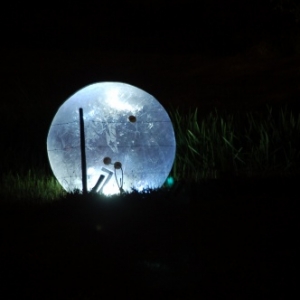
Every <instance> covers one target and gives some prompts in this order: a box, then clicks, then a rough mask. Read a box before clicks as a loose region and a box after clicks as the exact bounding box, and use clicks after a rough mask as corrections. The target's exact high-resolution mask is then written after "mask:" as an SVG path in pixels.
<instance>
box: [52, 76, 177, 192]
mask: <svg viewBox="0 0 300 300" xmlns="http://www.w3.org/2000/svg"><path fill="white" fill-rule="evenodd" d="M80 108H82V110H83V119H84V131H85V152H86V173H87V189H88V191H91V190H93V191H94V190H95V187H97V188H96V191H97V192H99V193H103V194H105V195H111V194H116V193H119V192H120V191H126V192H131V191H132V190H133V189H134V190H137V191H143V190H145V189H155V188H159V187H161V186H162V185H163V184H164V182H165V180H166V178H167V177H168V175H169V173H170V171H171V168H172V166H173V162H174V158H175V152H176V141H175V134H174V129H173V126H172V123H171V120H170V118H169V116H168V113H167V112H166V110H165V109H164V108H163V106H162V105H161V104H160V103H159V102H158V101H157V100H156V99H155V98H154V97H153V96H151V95H150V94H148V93H147V92H145V91H143V90H141V89H139V88H137V87H134V86H132V85H129V84H125V83H120V82H100V83H94V84H91V85H88V86H86V87H84V88H82V89H81V90H79V91H77V92H76V93H75V94H73V95H72V96H71V97H70V98H69V99H67V100H66V101H65V102H64V103H63V104H62V105H61V107H60V108H59V109H58V111H57V113H56V115H55V116H54V119H53V121H52V123H51V126H50V129H49V133H48V137H47V151H48V157H49V161H50V165H51V168H52V171H53V173H54V175H55V176H56V178H57V180H58V181H59V183H60V184H61V185H62V186H63V187H64V189H65V190H66V191H68V192H72V191H75V190H79V191H82V168H81V147H80V145H81V144H80V121H79V109H80ZM101 175H102V179H103V180H102V181H101V184H100V185H99V186H98V185H96V184H97V182H98V179H99V178H100V176H101Z"/></svg>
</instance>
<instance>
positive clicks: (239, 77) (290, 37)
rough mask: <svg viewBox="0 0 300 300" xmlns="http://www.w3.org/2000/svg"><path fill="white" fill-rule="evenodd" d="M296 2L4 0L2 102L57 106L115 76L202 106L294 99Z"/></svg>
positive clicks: (298, 43) (168, 98)
mask: <svg viewBox="0 0 300 300" xmlns="http://www.w3.org/2000/svg"><path fill="white" fill-rule="evenodd" d="M299 10H300V8H299V5H298V4H297V2H296V1H284V0H273V1H272V0H254V1H234V0H228V1H220V0H206V1H201V2H199V1H193V0H188V1H183V0H182V1H181V0H177V1H158V0H157V1H156V0H154V1H143V3H142V4H139V1H134V0H132V1H82V2H79V1H78V2H74V1H61V2H60V3H55V2H48V1H46V2H40V3H38V4H36V3H31V2H23V1H14V2H12V3H7V5H6V7H5V8H3V9H2V12H1V45H2V46H1V49H2V55H1V74H2V80H1V82H2V85H3V88H2V93H4V95H3V96H2V101H4V102H6V101H5V100H4V99H5V98H6V99H7V98H9V99H10V100H9V102H10V103H12V102H11V101H13V102H14V101H17V102H27V104H28V102H31V103H33V102H34V103H37V102H40V103H43V107H45V106H44V105H48V106H49V108H51V109H54V111H55V110H56V109H57V106H58V105H60V104H61V103H62V102H63V101H64V100H65V99H66V98H67V97H68V96H70V95H71V94H72V93H74V92H75V91H77V90H78V89H80V88H82V87H83V86H85V85H87V84H89V83H93V82H97V81H108V80H111V81H123V82H127V83H129V84H133V85H136V86H138V87H140V88H142V89H145V90H146V91H147V92H149V93H150V94H152V95H154V96H155V97H156V98H157V99H158V100H159V101H160V102H162V103H163V104H164V105H168V104H169V103H171V104H173V105H174V106H177V105H181V106H184V107H186V104H187V103H188V104H190V106H191V107H195V106H198V107H200V110H201V108H202V107H203V108H206V107H207V108H209V109H211V108H212V107H213V106H218V105H219V106H222V107H227V108H229V107H231V106H233V107H237V106H242V107H244V106H245V103H247V105H252V104H253V105H258V104H260V103H262V102H263V103H265V102H272V101H273V102H278V101H282V102H285V101H288V102H291V101H292V102H295V98H298V95H299V85H298V79H299V71H298V65H299V55H298V54H299V52H300V50H299V48H300V37H299V18H300V13H299ZM25 99H26V100H25ZM182 103H184V105H182Z"/></svg>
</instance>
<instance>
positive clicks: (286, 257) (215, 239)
mask: <svg viewBox="0 0 300 300" xmlns="http://www.w3.org/2000/svg"><path fill="white" fill-rule="evenodd" d="M296 187H297V184H295V182H293V181H290V180H283V179H282V178H277V179H274V178H273V179H272V180H267V179H265V180H261V179H260V180H255V179H252V181H249V179H248V180H242V179H240V180H233V181H231V180H230V179H228V180H225V179H222V180H205V181H201V182H200V183H189V184H187V183H183V184H182V185H178V186H175V187H173V188H171V189H161V190H156V191H145V192H144V193H137V192H133V193H132V194H123V195H119V196H113V197H104V196H99V195H88V196H85V197H84V196H82V195H81V194H67V195H66V196H65V197H63V198H61V199H60V200H59V201H55V202H44V203H43V204H40V205H37V204H36V203H33V202H32V201H30V200H27V201H26V199H23V203H25V202H27V205H20V204H16V203H15V204H9V203H8V202H6V204H4V203H2V204H1V207H0V208H1V218H0V219H1V240H2V246H1V248H0V249H1V250H0V251H1V252H0V253H1V255H0V257H1V278H2V286H3V288H5V290H6V291H7V292H9V295H10V298H12V299H14V298H16V297H17V296H20V295H21V296H25V295H27V296H28V297H30V298H31V299H35V298H36V299H41V298H43V299H96V298H97V299H98V298H99V297H104V298H106V296H107V295H108V296H116V295H123V296H124V297H132V296H139V297H143V298H152V297H158V298H166V297H167V298H169V297H177V298H184V299H187V298H188V299H193V297H194V296H197V297H200V296H209V297H210V298H211V297H215V296H220V295H227V296H239V297H245V296H250V297H251V296H255V295H257V294H260V295H263V296H268V295H274V296H277V298H280V297H284V296H287V295H288V293H292V291H294V289H295V288H296V280H295V279H294V277H293V276H294V275H295V272H296V269H295V266H294V262H293V260H294V259H296V247H297V246H296V245H297V243H296V238H295V237H296V236H297V235H296V233H297V229H296V228H297V213H296V202H297V201H296V200H297V196H296V195H297V194H296V192H297V190H296ZM3 293H4V292H3ZM104 295H105V296H104Z"/></svg>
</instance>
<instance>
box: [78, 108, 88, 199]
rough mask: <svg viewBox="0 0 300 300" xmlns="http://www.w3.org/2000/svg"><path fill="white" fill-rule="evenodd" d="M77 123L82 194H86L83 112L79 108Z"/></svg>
mask: <svg viewBox="0 0 300 300" xmlns="http://www.w3.org/2000/svg"><path fill="white" fill-rule="evenodd" d="M79 123H80V150H81V173H82V194H83V195H86V194H87V179H86V178H87V176H86V155H85V135H84V121H83V110H82V108H79Z"/></svg>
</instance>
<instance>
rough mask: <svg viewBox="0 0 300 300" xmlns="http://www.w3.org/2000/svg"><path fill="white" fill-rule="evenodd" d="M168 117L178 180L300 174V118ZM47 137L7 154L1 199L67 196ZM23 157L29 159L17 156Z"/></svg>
mask: <svg viewBox="0 0 300 300" xmlns="http://www.w3.org/2000/svg"><path fill="white" fill-rule="evenodd" d="M169 114H170V117H171V120H172V122H173V125H174V129H175V135H176V142H177V152H176V158H175V163H174V166H173V168H172V170H171V173H170V176H171V177H173V178H174V179H175V181H181V180H184V181H193V182H198V181H200V180H202V179H209V178H223V177H228V176H231V177H271V176H284V177H287V176H294V175H296V176H297V175H299V170H300V139H299V137H300V114H299V113H298V114H296V113H293V112H292V111H290V110H288V109H287V108H281V109H277V110H276V111H275V110H274V109H273V108H272V107H266V109H265V111H260V112H255V111H252V112H248V113H226V112H224V113H220V112H218V111H217V110H214V111H212V112H211V113H209V114H208V115H205V116H201V117H200V116H199V114H198V110H197V109H196V110H195V111H190V112H188V113H186V114H183V113H181V112H180V111H179V110H178V109H177V110H176V109H172V110H171V111H170V112H169ZM43 138H44V139H46V133H45V136H44V135H43V134H41V133H39V134H38V138H37V140H34V143H33V141H28V142H26V140H24V141H23V143H22V144H21V145H22V146H19V147H16V148H15V150H14V148H13V144H11V145H10V147H9V148H8V149H9V151H7V152H6V153H4V154H5V155H4V156H2V162H1V163H2V166H3V167H2V168H1V169H2V170H5V171H3V172H2V174H1V183H0V191H1V195H2V199H5V198H10V199H11V198H13V199H16V200H18V199H24V198H26V199H36V200H38V201H41V199H43V200H45V201H50V200H54V199H58V198H59V197H62V196H64V195H65V192H64V191H63V189H62V188H61V186H60V185H59V183H58V182H57V181H56V179H55V178H54V176H53V175H52V172H51V170H50V168H49V164H48V161H47V157H46V155H45V153H46V149H44V148H43V147H45V140H43ZM39 143H40V145H39ZM20 147H21V148H20ZM22 147H23V148H24V149H22ZM24 152H25V153H27V156H26V157H27V159H26V160H24V159H23V158H22V157H20V155H18V154H19V153H24ZM23 157H24V154H23Z"/></svg>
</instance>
